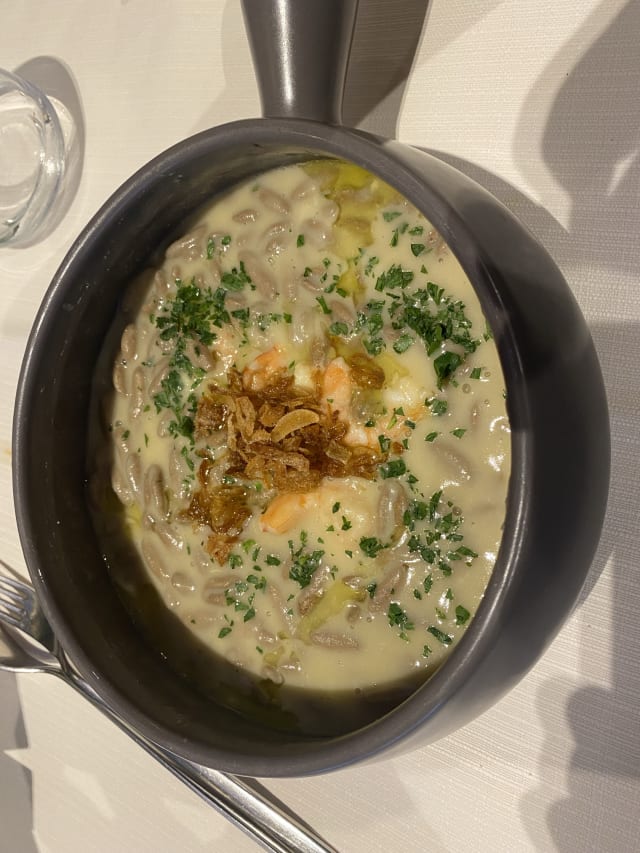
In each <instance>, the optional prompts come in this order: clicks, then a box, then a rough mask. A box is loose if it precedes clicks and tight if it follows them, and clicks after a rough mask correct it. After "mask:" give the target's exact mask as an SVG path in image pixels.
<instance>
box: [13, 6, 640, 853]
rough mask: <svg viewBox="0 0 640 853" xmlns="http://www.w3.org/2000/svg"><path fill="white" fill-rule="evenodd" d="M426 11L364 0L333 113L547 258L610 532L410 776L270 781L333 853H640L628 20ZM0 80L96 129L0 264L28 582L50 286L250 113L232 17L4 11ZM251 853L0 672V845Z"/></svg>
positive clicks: (25, 682)
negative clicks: (69, 260)
mask: <svg viewBox="0 0 640 853" xmlns="http://www.w3.org/2000/svg"><path fill="white" fill-rule="evenodd" d="M301 2H302V0H301ZM426 6H427V0H400V1H399V2H397V3H390V2H388V1H387V0H361V11H360V18H359V22H358V29H357V33H356V39H355V43H354V49H353V60H352V66H351V71H350V74H349V82H348V93H347V97H346V104H345V113H346V115H345V119H346V121H347V122H349V123H358V124H359V125H361V126H362V127H364V128H366V129H369V130H373V131H375V132H378V133H381V134H383V135H395V136H397V137H398V138H399V139H401V140H402V141H404V142H407V143H412V144H415V145H418V146H421V147H425V148H428V149H431V150H433V151H435V152H437V153H439V155H440V156H442V157H443V158H444V159H446V160H448V161H449V162H452V163H454V164H456V165H457V166H458V167H459V168H460V169H462V170H463V171H465V172H467V173H468V174H470V175H472V176H473V177H474V178H475V179H476V180H478V181H479V182H480V183H482V184H484V185H485V186H487V187H488V188H489V189H490V190H491V191H492V192H494V193H495V194H496V195H497V196H498V197H500V198H501V199H502V200H503V201H504V202H505V203H506V204H507V205H508V206H509V207H510V208H511V209H512V210H513V211H515V212H516V213H517V214H518V215H519V216H520V217H521V218H522V219H523V220H524V222H525V223H526V224H527V225H528V226H529V227H530V228H531V229H532V230H533V231H534V233H536V234H537V236H538V237H539V239H540V240H541V241H542V242H543V243H544V244H545V245H546V246H547V248H548V249H549V250H550V252H551V253H552V255H553V256H554V257H555V259H556V260H557V262H558V263H559V265H560V267H561V268H562V270H563V272H564V273H565V275H566V277H567V279H568V281H569V282H570V284H571V287H572V288H573V290H574V292H575V294H576V297H577V298H578V300H579V302H580V304H581V306H582V309H583V311H584V313H585V315H586V316H587V318H588V320H589V323H590V326H591V329H592V332H593V336H594V339H595V342H596V346H597V348H598V352H599V354H600V358H601V360H602V366H603V369H604V373H605V377H606V382H607V387H608V394H609V402H610V408H611V421H612V428H613V479H612V487H611V497H610V505H609V510H608V515H607V519H606V523H605V528H604V533H603V537H602V542H601V546H600V549H599V551H598V554H597V557H596V559H595V562H594V565H593V568H592V571H591V574H590V576H589V578H588V582H587V585H586V588H585V590H584V592H583V594H582V596H581V598H580V602H579V605H578V607H577V608H576V610H575V612H574V614H573V616H572V617H571V619H570V620H569V621H568V622H567V624H566V626H565V628H564V629H563V631H562V632H561V634H560V635H559V636H558V638H557V639H556V641H555V642H554V643H553V645H552V646H551V648H550V649H549V651H548V652H547V653H546V655H545V656H544V658H543V659H542V660H541V661H540V662H539V664H538V665H537V666H536V668H535V669H534V670H533V671H532V672H531V673H530V674H529V675H528V676H527V677H526V678H525V679H524V680H523V681H522V682H521V683H520V685H519V686H518V687H517V688H516V689H515V690H514V691H513V692H512V693H511V694H510V695H509V696H508V697H507V698H506V699H504V700H503V701H502V702H501V703H500V704H498V705H497V706H496V707H494V708H493V709H492V710H491V711H490V712H488V713H486V714H485V715H484V716H483V717H482V718H481V719H479V720H477V721H476V722H475V723H473V724H472V725H470V726H468V727H467V728H466V729H464V730H463V731H460V732H459V733H457V734H456V735H455V736H453V737H450V738H448V739H446V740H444V741H441V742H439V743H438V744H436V745H433V746H431V747H429V748H426V749H423V750H420V751H416V752H413V753H411V754H407V755H405V756H404V757H401V758H396V759H393V760H387V761H384V762H381V763H378V764H375V765H371V766H363V767H359V768H356V769H352V770H346V771H342V772H339V773H336V774H333V775H329V776H323V777H317V778H311V779H304V780H279V781H269V782H268V785H269V787H270V788H271V789H272V790H273V791H274V792H275V793H276V794H278V795H279V796H280V797H281V798H282V799H283V800H285V801H286V802H287V803H289V804H290V806H291V807H293V808H294V809H296V810H297V811H298V812H299V813H300V814H301V815H302V816H303V817H304V818H305V819H306V820H307V821H309V822H310V823H312V824H313V825H315V826H316V827H317V828H318V830H319V831H320V832H321V833H323V834H324V835H325V836H326V838H327V839H329V840H330V841H331V842H333V843H334V844H335V846H336V847H337V848H339V849H340V850H341V851H345V853H365V851H366V853H374V851H385V853H387V851H402V853H422V851H427V850H429V851H430V850H434V851H438V853H445V851H451V853H453V851H456V853H459V851H483V852H484V851H487V853H488V852H489V851H509V853H511V851H561V853H584V851H598V853H600V851H603V853H608V851H633V850H640V838H639V823H640V820H639V814H640V805H639V803H640V574H639V572H640V568H639V567H640V545H639V537H638V529H639V527H640V523H639V518H640V440H639V423H640V419H639V417H638V407H639V404H638V387H639V382H638V374H639V369H638V366H637V364H636V358H638V359H639V361H640V263H639V262H640V239H639V237H638V235H639V233H640V193H639V191H638V190H639V183H640V154H639V146H640V97H639V93H640V58H639V57H640V54H639V50H638V44H639V43H640V2H638V0H626V2H625V0H538V2H536V3H530V2H524V0H474V2H468V1H467V0H432V2H431V3H430V4H429V8H428V10H425V7H426ZM0 65H2V66H4V67H5V68H8V69H10V70H20V69H21V68H22V69H23V71H24V73H25V74H26V75H27V76H31V77H32V79H36V78H37V77H38V75H42V73H44V72H43V69H44V70H45V72H46V73H45V76H46V77H47V78H48V79H49V81H50V82H51V84H52V85H54V84H55V85H56V86H57V87H58V91H57V92H54V94H58V95H59V96H60V98H61V99H62V100H63V101H64V100H65V98H66V99H67V100H68V101H70V102H71V101H73V97H72V89H73V88H74V87H75V89H76V91H77V94H78V96H79V98H78V103H79V104H80V105H81V109H82V115H83V121H84V163H83V169H82V175H81V180H80V183H79V187H78V191H77V193H76V195H75V198H74V199H73V201H72V203H71V206H70V208H69V209H68V211H67V213H66V216H65V217H64V219H63V220H62V222H61V223H60V224H59V225H58V227H57V228H56V229H55V230H54V231H53V233H51V234H50V235H49V236H48V237H47V238H46V239H45V240H43V241H42V242H40V243H39V244H37V245H35V246H32V247H30V248H28V249H22V250H18V249H13V250H8V249H4V250H3V249H0V383H1V385H0V387H1V396H0V401H1V402H0V556H2V557H3V558H4V559H6V560H7V561H9V562H11V563H13V564H14V565H15V566H16V567H17V568H19V569H20V570H22V571H24V563H23V561H22V556H21V551H20V547H19V544H18V535H17V530H16V523H15V518H14V513H13V501H12V493H11V481H10V465H11V450H10V442H11V437H10V429H11V416H12V407H13V397H14V393H15V386H16V381H17V376H18V370H19V365H20V361H21V357H22V353H23V349H24V345H25V341H26V336H27V333H28V331H29V328H30V325H31V323H32V320H33V317H34V314H35V312H36V309H37V306H38V304H39V302H40V299H41V297H42V295H43V294H44V292H45V289H46V287H47V284H48V282H49V280H50V278H51V276H52V274H53V272H54V271H55V269H56V267H57V265H58V263H59V262H60V260H61V259H62V257H63V255H64V253H65V251H66V250H67V249H68V247H69V245H70V244H71V242H72V240H73V239H74V237H75V236H76V234H77V233H78V232H79V231H80V229H81V227H82V226H83V225H84V223H85V222H86V221H87V220H88V218H89V217H90V216H91V214H92V213H93V212H94V211H95V210H96V209H97V207H98V206H99V205H100V204H101V203H102V202H103V201H104V200H105V199H106V198H107V197H108V196H109V195H110V194H111V192H112V191H113V190H114V189H115V188H116V187H117V186H118V185H119V184H120V183H121V182H122V181H123V180H124V179H125V178H126V177H128V176H129V175H130V174H131V173H132V172H133V171H134V170H135V169H136V168H137V167H138V166H140V165H142V164H144V163H145V162H146V161H147V160H149V159H150V158H151V157H152V156H153V155H155V154H156V153H158V152H160V151H161V150H163V149H164V148H166V147H167V146H169V145H170V144H172V143H173V142H176V141H178V140H180V139H182V138H184V137H186V136H188V135H190V134H192V133H194V132H196V131H199V130H202V129H204V128H206V127H209V126H211V125H215V124H221V123H223V122H226V121H230V120H232V119H236V118H245V117H250V116H256V115H258V114H259V103H258V97H257V90H256V85H255V81H254V76H253V70H252V66H251V61H250V56H249V50H248V47H247V43H246V40H245V37H244V30H243V24H242V17H241V12H240V7H239V4H238V3H237V2H233V0H179V1H178V0H173V2H171V0H56V2H46V3H45V2H42V0H13V2H9V0H4V2H3V3H2V4H1V7H0ZM47 69H48V70H47ZM39 82H42V80H40V81H39ZM81 141H82V140H81ZM587 390H588V389H585V391H587ZM43 428H46V427H44V425H43ZM257 849H258V848H257V847H256V845H255V844H254V843H253V842H252V841H250V840H248V839H246V838H245V837H244V836H243V835H241V834H240V833H239V832H238V831H237V830H236V829H234V828H233V827H231V826H230V825H229V824H228V823H226V822H225V821H224V820H223V819H222V818H221V817H219V816H218V815H217V813H215V812H214V811H213V810H211V809H209V808H207V807H206V806H204V805H203V804H202V803H201V802H200V800H198V799H197V798H196V797H195V796H194V795H192V794H191V793H189V792H188V791H187V790H186V789H184V788H182V787H181V786H180V784H179V783H177V782H175V781H174V780H173V779H172V778H171V777H170V776H168V774H167V773H166V772H165V771H164V770H162V769H161V768H160V767H158V766H157V765H155V764H154V762H153V761H152V760H151V759H150V758H148V757H147V756H146V755H145V754H143V753H142V752H141V751H140V750H139V749H138V748H136V747H135V746H133V745H132V744H131V743H130V742H129V741H128V740H127V739H126V737H125V736H124V735H122V734H120V733H119V732H118V731H117V730H116V729H115V728H114V727H113V726H112V725H111V724H110V723H108V722H107V721H106V720H104V719H103V718H102V717H101V716H100V715H99V714H98V713H97V712H95V711H94V710H93V709H92V708H91V707H90V706H89V705H88V704H87V703H85V702H84V701H82V700H81V699H79V698H78V697H77V696H76V695H75V694H73V693H72V691H71V690H69V689H68V688H66V687H65V686H64V685H62V684H59V683H58V682H57V681H55V680H54V679H52V678H49V677H45V676H21V677H20V678H19V679H15V678H14V677H13V676H8V675H6V674H0V850H1V851H3V852H4V851H6V853H31V851H40V853H88V851H94V853H115V852H116V851H127V853H147V851H148V853H170V851H181V853H196V852H197V851H198V853H199V851H205V850H206V851H214V850H215V851H217V850H220V851H222V850H224V851H237V853H244V851H246V853H252V851H255V850H257Z"/></svg>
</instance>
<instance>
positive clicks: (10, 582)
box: [0, 560, 31, 601]
mask: <svg viewBox="0 0 640 853" xmlns="http://www.w3.org/2000/svg"><path fill="white" fill-rule="evenodd" d="M0 563H2V560H0ZM3 565H4V564H3ZM2 590H4V591H6V592H7V594H8V595H12V597H14V598H15V597H17V598H19V599H21V600H22V601H28V600H29V599H30V597H31V590H30V588H29V587H28V586H27V585H26V584H25V583H23V582H22V581H19V580H17V579H16V578H8V577H7V576H6V575H1V574H0V591H2Z"/></svg>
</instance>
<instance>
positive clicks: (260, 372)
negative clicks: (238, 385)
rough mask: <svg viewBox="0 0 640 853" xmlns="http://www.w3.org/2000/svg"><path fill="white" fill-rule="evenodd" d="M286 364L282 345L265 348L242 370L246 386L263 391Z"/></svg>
mask: <svg viewBox="0 0 640 853" xmlns="http://www.w3.org/2000/svg"><path fill="white" fill-rule="evenodd" d="M285 366H286V362H285V360H284V353H283V351H282V349H281V348H280V347H271V349H268V350H265V352H262V353H260V355H259V356H257V357H256V358H254V360H253V361H252V362H251V364H249V365H248V366H247V367H245V369H244V370H243V371H242V382H243V384H244V387H245V388H247V389H248V390H250V391H261V390H262V389H263V388H264V387H265V386H266V385H267V384H268V382H269V380H270V379H272V378H273V376H275V374H276V373H277V372H278V371H279V370H282V369H283V368H284V367H285Z"/></svg>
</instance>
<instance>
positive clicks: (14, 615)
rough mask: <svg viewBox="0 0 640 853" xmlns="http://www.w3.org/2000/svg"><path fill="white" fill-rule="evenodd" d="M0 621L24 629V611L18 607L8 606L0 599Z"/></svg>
mask: <svg viewBox="0 0 640 853" xmlns="http://www.w3.org/2000/svg"><path fill="white" fill-rule="evenodd" d="M0 622H4V623H5V624H7V625H12V626H13V627H14V628H19V629H20V630H21V631H24V630H25V625H24V622H25V617H24V613H23V612H22V611H21V610H20V609H19V608H17V607H10V605H8V604H6V603H5V602H3V601H0Z"/></svg>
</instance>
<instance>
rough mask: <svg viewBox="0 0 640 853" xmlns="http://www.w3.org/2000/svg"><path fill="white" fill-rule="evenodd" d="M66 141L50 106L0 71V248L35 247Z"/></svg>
mask: <svg viewBox="0 0 640 853" xmlns="http://www.w3.org/2000/svg"><path fill="white" fill-rule="evenodd" d="M64 170H65V139H64V134H63V131H62V127H61V124H60V119H59V116H58V114H57V112H56V109H55V108H54V105H53V104H52V102H51V100H50V99H49V98H48V97H47V96H46V95H45V94H44V92H42V91H41V90H40V89H38V88H37V87H36V86H34V85H33V84H31V83H29V82H28V81H27V80H23V79H22V78H21V77H19V76H17V75H16V74H12V73H11V72H10V71H5V70H3V69H0V246H1V245H3V244H7V245H10V246H16V245H20V244H24V243H29V242H33V241H34V240H35V239H37V237H38V234H39V233H40V232H41V231H42V229H43V228H44V227H45V225H46V223H47V220H48V217H49V216H50V215H51V214H52V211H53V210H54V206H55V201H56V198H57V196H58V193H59V190H60V188H61V185H62V180H63V177H64Z"/></svg>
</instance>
